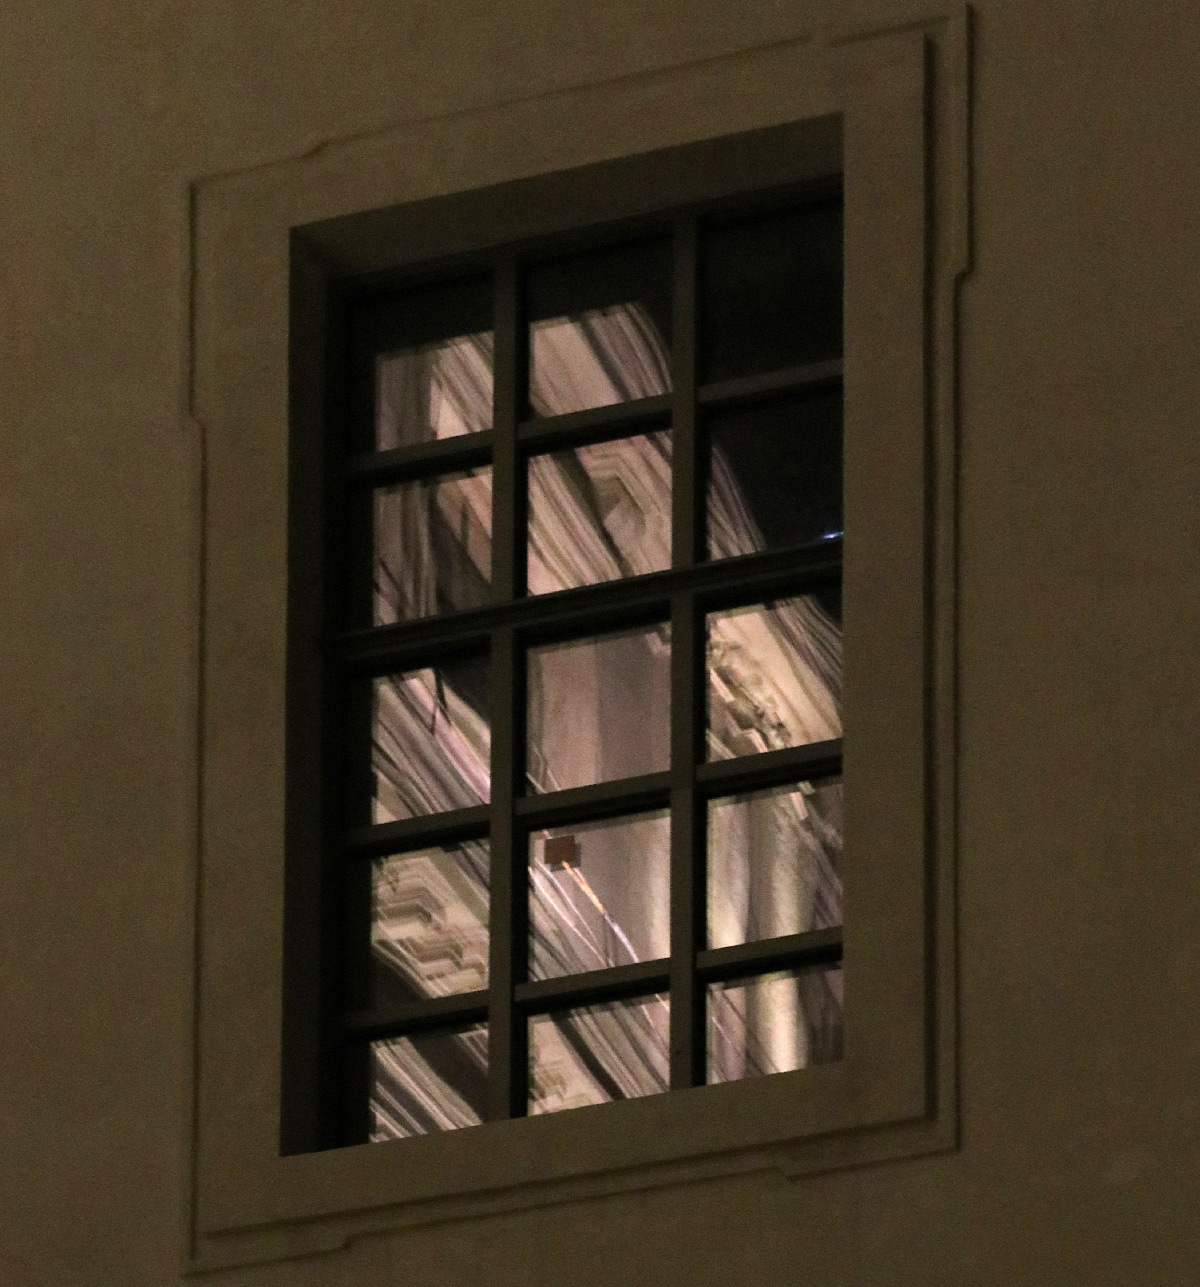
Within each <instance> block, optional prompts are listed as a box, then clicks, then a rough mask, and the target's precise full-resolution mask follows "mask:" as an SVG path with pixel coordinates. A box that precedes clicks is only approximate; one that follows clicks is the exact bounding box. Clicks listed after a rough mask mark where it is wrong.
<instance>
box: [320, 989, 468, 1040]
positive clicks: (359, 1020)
mask: <svg viewBox="0 0 1200 1287" xmlns="http://www.w3.org/2000/svg"><path fill="white" fill-rule="evenodd" d="M487 1013H488V994H487V993H486V992H463V993H461V994H460V995H458V996H449V997H437V998H435V999H432V1000H429V1001H420V1002H416V1003H414V1004H413V1005H409V1006H404V1007H403V1008H399V1007H397V1008H394V1009H388V1010H386V1011H385V1010H356V1011H354V1012H353V1013H352V1014H348V1015H346V1016H345V1017H344V1018H343V1019H342V1032H343V1035H344V1036H346V1037H347V1038H350V1039H353V1040H355V1041H382V1040H384V1039H386V1038H388V1037H399V1036H408V1035H409V1034H411V1033H414V1032H428V1031H429V1029H431V1028H449V1027H457V1026H460V1025H461V1026H465V1025H467V1024H471V1023H480V1022H482V1021H483V1020H484V1019H486V1018H487Z"/></svg>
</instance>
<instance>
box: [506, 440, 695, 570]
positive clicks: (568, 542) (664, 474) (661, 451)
mask: <svg viewBox="0 0 1200 1287" xmlns="http://www.w3.org/2000/svg"><path fill="white" fill-rule="evenodd" d="M670 566H671V435H670V433H668V432H665V431H664V432H662V433H653V434H644V435H642V436H640V437H637V438H621V439H618V440H616V441H614V442H601V443H596V444H594V445H592V446H589V447H579V448H577V449H576V450H574V451H561V452H554V453H552V454H550V455H546V456H535V457H534V458H533V459H532V460H531V461H530V462H529V590H530V593H531V594H545V593H547V592H549V591H551V590H568V589H571V588H572V587H574V586H579V585H594V584H596V583H597V582H598V581H615V580H618V579H619V578H621V577H627V576H639V575H640V574H642V573H643V572H659V571H662V570H663V569H665V568H669V567H670Z"/></svg>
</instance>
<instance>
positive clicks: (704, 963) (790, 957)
mask: <svg viewBox="0 0 1200 1287" xmlns="http://www.w3.org/2000/svg"><path fill="white" fill-rule="evenodd" d="M841 959H842V930H841V927H840V926H837V927H835V928H833V929H820V930H810V931H809V932H808V933H806V934H789V935H787V936H786V937H785V938H768V939H762V940H760V941H759V942H757V943H739V944H738V945H737V946H736V947H720V948H717V949H715V950H713V951H708V952H697V953H696V973H697V974H698V975H699V976H700V978H702V979H737V978H743V977H745V976H746V975H749V974H765V973H767V972H769V971H771V970H780V969H785V968H786V969H792V970H796V969H807V968H809V967H811V968H813V969H815V968H817V967H818V966H824V965H836V964H837V963H838V962H839V961H840V960H841Z"/></svg>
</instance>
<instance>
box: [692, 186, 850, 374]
mask: <svg viewBox="0 0 1200 1287" xmlns="http://www.w3.org/2000/svg"><path fill="white" fill-rule="evenodd" d="M700 272H701V277H700V280H701V310H700V315H701V326H700V369H701V379H702V380H704V381H706V382H709V381H716V380H729V379H733V378H735V377H737V376H745V375H758V374H760V373H762V372H765V371H776V370H780V369H782V368H785V367H789V366H799V365H802V364H803V363H806V362H818V361H823V360H825V359H828V358H837V357H840V356H841V353H842V211H841V206H840V204H833V203H830V204H828V205H822V206H809V207H806V208H804V209H800V210H788V211H785V212H783V213H772V214H766V215H759V216H756V217H754V218H752V219H741V220H738V221H737V222H733V223H726V224H718V225H716V226H715V227H712V228H710V229H709V230H708V231H707V232H706V233H705V235H704V237H703V241H702V248H701V265H700Z"/></svg>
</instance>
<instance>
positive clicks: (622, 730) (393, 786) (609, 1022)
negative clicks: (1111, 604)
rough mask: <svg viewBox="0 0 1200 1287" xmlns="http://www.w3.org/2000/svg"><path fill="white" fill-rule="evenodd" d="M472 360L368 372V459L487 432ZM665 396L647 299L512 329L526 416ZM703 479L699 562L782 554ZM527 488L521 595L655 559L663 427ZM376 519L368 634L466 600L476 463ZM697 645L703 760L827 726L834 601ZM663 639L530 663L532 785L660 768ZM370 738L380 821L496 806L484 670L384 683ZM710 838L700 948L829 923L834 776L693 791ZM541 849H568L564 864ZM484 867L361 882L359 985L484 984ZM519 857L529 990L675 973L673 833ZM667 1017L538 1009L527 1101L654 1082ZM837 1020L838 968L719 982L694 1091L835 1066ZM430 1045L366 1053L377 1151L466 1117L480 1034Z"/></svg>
mask: <svg viewBox="0 0 1200 1287" xmlns="http://www.w3.org/2000/svg"><path fill="white" fill-rule="evenodd" d="M490 346H491V337H490V336H470V337H465V338H464V339H460V340H457V341H451V342H447V343H444V344H441V345H437V346H429V347H427V348H425V349H422V350H418V351H413V352H408V353H403V354H397V355H388V356H386V357H384V358H382V359H380V361H379V377H378V390H379V392H378V416H379V421H380V425H379V428H378V431H377V437H378V445H379V447H380V448H383V447H385V446H390V445H397V444H400V443H404V442H411V441H420V440H421V439H422V438H431V437H442V436H456V435H459V434H463V433H469V432H474V431H477V430H480V429H484V428H486V427H488V426H489V425H490V417H491V370H490V357H491V347H490ZM670 387H671V382H670V368H669V362H668V358H667V351H666V344H665V343H664V340H663V337H662V334H661V331H660V328H659V327H658V326H657V325H656V323H655V321H654V319H653V318H652V317H651V316H650V315H649V314H648V313H647V311H646V310H645V309H644V308H643V307H642V306H641V305H639V304H629V305H624V306H616V307H606V308H602V309H595V310H590V311H588V312H586V313H583V314H580V315H575V316H570V317H553V318H549V319H545V320H543V321H535V322H534V323H533V325H532V326H531V330H530V390H529V397H530V405H531V407H532V409H533V411H534V412H535V413H536V414H538V415H543V416H551V415H561V414H566V413H569V412H573V411H579V410H583V409H586V408H590V407H595V406H604V405H609V404H612V403H616V402H622V401H629V400H634V399H641V398H647V397H653V396H655V395H658V394H663V393H667V392H669V391H670ZM412 425H415V426H416V429H415V430H414V429H412V428H411V426H412ZM406 426H410V427H408V428H406ZM838 466H839V469H840V456H839V460H838ZM708 476H709V494H708V504H707V530H708V533H709V556H710V557H711V558H729V557H735V556H737V555H742V554H751V553H755V552H757V551H761V550H763V549H766V548H769V547H770V546H771V545H772V544H773V543H774V542H773V540H771V539H770V538H769V537H768V536H766V535H764V532H763V530H762V528H761V525H760V523H759V522H758V521H757V519H756V516H755V504H754V501H755V497H754V495H753V494H748V492H749V491H750V490H751V489H748V487H747V484H746V480H745V479H744V478H742V477H740V476H739V471H738V469H737V466H736V461H735V460H732V459H731V458H730V457H729V456H728V455H727V454H726V452H725V451H724V450H723V447H722V445H721V441H720V435H719V434H717V433H715V432H714V433H713V434H712V435H711V456H710V465H709V470H708ZM838 485H839V486H840V478H839V484H838ZM528 487H529V493H528V502H529V503H528V514H529V527H528V557H527V566H528V571H527V578H528V581H527V584H528V593H530V594H534V595H537V594H548V593H553V592H555V591H559V590H567V589H571V588H574V587H577V586H584V585H593V584H597V583H599V582H604V581H612V580H616V579H619V578H624V577H629V576H636V575H640V574H643V573H647V572H654V571H660V570H663V569H667V568H669V567H670V566H671V434H670V431H669V429H663V430H661V431H657V432H651V433H642V434H639V435H637V436H634V437H628V438H623V439H616V440H609V441H606V442H602V443H598V444H594V445H588V446H583V447H579V448H576V449H573V450H569V451H559V452H551V453H547V454H543V455H538V456H534V457H533V458H532V459H531V460H530V461H529V467H528ZM381 506H383V508H380V507H381ZM376 520H377V525H376V533H377V536H376V546H375V575H374V594H375V609H374V618H375V621H376V623H377V624H385V623H391V622H396V621H406V620H412V619H415V618H418V617H422V616H427V615H430V614H432V613H434V612H446V611H454V610H459V609H462V608H468V607H472V606H477V605H479V604H481V603H483V602H484V601H485V600H486V596H487V592H488V583H489V579H490V543H491V533H490V523H491V482H490V474H489V472H488V471H487V470H476V471H473V472H472V473H470V474H465V475H462V476H459V477H449V478H447V477H443V478H440V479H438V480H436V485H423V484H422V485H417V484H414V485H409V486H406V487H399V488H392V489H389V490H388V492H387V494H386V499H385V500H380V498H379V497H377V498H376ZM820 535H839V536H840V532H837V533H826V532H822V533H820ZM706 630H707V644H706V648H707V666H706V671H707V680H706V682H707V705H706V715H707V742H706V754H707V758H708V759H709V760H717V759H726V758H731V757H738V756H744V755H750V754H755V753H757V752H760V751H769V750H774V749H778V748H782V747H794V746H799V745H802V744H806V743H816V742H823V741H829V740H832V739H836V738H839V737H840V736H841V732H842V730H841V623H840V600H839V598H838V596H837V594H836V592H831V593H830V594H829V595H821V596H815V595H811V594H809V595H802V596H795V597H791V598H785V599H780V600H777V601H774V602H771V603H767V604H759V605H756V606H752V607H748V608H744V609H735V610H731V611H719V612H712V613H710V614H709V615H708V618H707V622H706ZM670 647H671V641H670V636H669V629H668V627H667V625H666V624H663V625H661V626H659V627H653V628H649V629H643V630H639V631H634V632H624V633H622V634H620V635H609V636H599V637H597V638H596V639H592V640H583V641H573V642H572V643H571V644H569V645H561V646H553V647H545V648H538V649H531V650H530V653H529V662H528V670H527V677H528V684H527V687H528V704H529V705H528V721H527V722H528V745H527V748H526V750H527V754H526V764H527V770H528V789H529V790H531V791H534V792H548V791H556V790H562V789H565V788H569V787H572V786H580V785H586V784H589V783H594V782H601V781H606V780H612V779H618V778H623V777H631V776H634V775H637V774H643V773H651V772H657V771H660V770H664V769H666V768H668V767H669V762H670V710H669V702H670V683H669V674H670ZM372 723H373V777H374V782H375V796H374V805H373V814H372V819H371V820H372V821H374V822H388V821H391V820H394V819H400V818H404V817H411V816H415V815H418V814H424V813H434V812H439V811H444V810H448V809H454V808H460V807H464V806H468V805H474V804H479V803H482V802H486V801H487V800H488V798H489V749H490V738H489V734H488V708H487V687H486V675H484V676H483V677H482V678H481V677H480V676H479V674H475V675H474V676H472V675H471V674H469V673H466V672H465V671H464V670H463V669H462V668H459V670H458V671H455V670H454V669H453V668H452V667H447V668H445V669H438V670H433V669H429V670H424V671H420V672H416V673H413V674H408V675H402V676H394V677H387V678H384V679H380V680H376V681H375V692H374V698H373V712H372ZM707 836H708V847H707V853H708V860H707V879H708V895H707V901H708V916H707V925H708V939H709V946H710V947H724V946H731V945H734V944H738V943H746V942H751V941H755V940H759V939H765V938H772V937H778V936H782V935H789V934H796V933H802V932H804V931H806V930H810V929H821V928H827V927H834V926H840V925H841V921H842V888H841V879H840V875H839V865H840V856H841V849H842V798H841V785H840V782H837V781H832V782H824V783H815V784H808V783H801V784H797V785H794V786H791V787H787V788H783V789H779V790H771V791H758V792H754V793H750V794H747V795H743V796H727V797H723V798H719V799H715V800H712V801H710V802H709V807H708V827H707ZM556 839H557V840H561V841H563V842H564V843H565V845H566V846H567V847H566V848H564V847H563V845H562V844H560V845H558V846H557V847H556V846H555V845H554V844H553V843H552V842H554V841H555V840H556ZM485 849H486V847H482V848H481V847H480V846H473V847H472V846H463V847H460V849H459V850H456V851H434V852H423V853H420V854H415V855H412V854H409V855H399V856H396V857H393V858H390V859H386V860H383V861H382V862H380V863H378V864H377V870H376V877H375V895H374V903H373V925H372V951H373V953H374V956H375V958H376V969H377V973H379V974H381V975H382V976H384V977H386V976H389V975H391V976H394V978H395V979H397V980H399V981H402V983H403V986H404V988H406V989H407V991H408V993H409V994H410V995H415V996H426V997H428V996H439V995H447V994H448V993H450V992H454V991H469V990H472V989H478V988H484V987H486V985H487V976H486V968H487V902H488V866H487V860H486V852H485ZM563 854H567V858H566V860H564V859H563ZM528 861H529V899H530V904H529V926H530V941H529V950H528V960H529V970H530V975H529V977H530V978H531V979H538V978H552V977H558V976H562V975H571V974H583V973H586V972H588V971H593V970H598V969H605V968H609V967H612V966H619V965H629V964H633V963H635V962H639V961H649V960H658V959H661V958H664V957H666V956H667V955H668V953H669V950H670V943H669V931H670V822H669V818H668V817H667V815H665V814H647V815H639V816H635V817H626V818H617V819H609V820H607V821H604V822H601V823H594V824H586V825H583V826H579V825H577V826H575V827H573V828H571V829H569V830H568V831H562V832H539V833H536V834H534V835H532V836H531V837H530V839H529V848H528ZM668 1005H669V1001H668V998H667V997H666V996H657V997H653V998H639V999H638V1000H637V1001H636V1002H630V1003H613V1004H608V1005H603V1006H587V1007H581V1008H578V1009H575V1010H571V1011H566V1012H561V1013H558V1014H555V1015H543V1016H538V1017H537V1018H535V1019H534V1020H533V1021H532V1023H531V1026H530V1032H529V1052H530V1082H529V1093H528V1109H529V1111H530V1112H533V1113H537V1112H551V1111H557V1110H559V1109H564V1108H569V1107H575V1106H579V1105H583V1104H591V1103H598V1102H603V1101H605V1100H609V1099H616V1098H629V1097H633V1096H637V1095H645V1094H652V1093H655V1092H657V1091H661V1090H665V1089H666V1088H667V1085H668V1070H669V1048H668V1035H669V1015H668ZM841 1006H842V992H841V975H840V971H838V970H836V969H835V970H824V971H821V970H814V971H808V972H804V973H800V974H780V975H772V976H763V977H759V978H756V979H752V980H747V981H744V982H742V983H739V984H724V985H720V986H713V987H711V988H710V989H709V995H708V1006H707V1016H708V1017H707V1024H708V1041H707V1052H708V1053H707V1059H708V1080H709V1081H710V1082H717V1081H727V1080H734V1079H738V1078H741V1077H746V1076H755V1075H762V1074H766V1073H771V1072H776V1071H786V1070H790V1069H794V1068H799V1067H804V1066H807V1065H809V1064H813V1063H819V1062H825V1061H828V1060H831V1059H836V1058H838V1057H839V1056H840V1050H841V1045H840V1043H841V1036H840V1034H841V1024H840V1015H841ZM438 1042H440V1043H441V1044H440V1047H439V1048H436V1049H435V1048H433V1046H434V1045H436V1043H434V1042H432V1041H430V1042H427V1043H426V1047H425V1048H423V1046H422V1042H421V1040H420V1038H414V1039H411V1040H409V1039H403V1040H399V1041H391V1042H378V1043H376V1044H375V1046H374V1047H373V1055H372V1060H373V1067H372V1095H371V1113H372V1123H373V1126H372V1138H374V1139H377V1140H382V1139H388V1138H395V1137H400V1136H404V1135H409V1134H414V1133H421V1132H423V1131H427V1130H440V1129H448V1128H452V1127H455V1126H462V1125H468V1124H471V1123H473V1122H477V1121H479V1120H481V1118H482V1113H483V1103H484V1091H485V1083H486V1070H487V1034H486V1029H483V1028H478V1027H477V1028H472V1029H471V1030H469V1031H465V1032H463V1033H460V1034H452V1035H442V1036H440V1037H439V1038H438ZM438 1087H441V1088H442V1090H441V1091H439V1090H438ZM439 1095H441V1098H440V1099H439Z"/></svg>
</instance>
